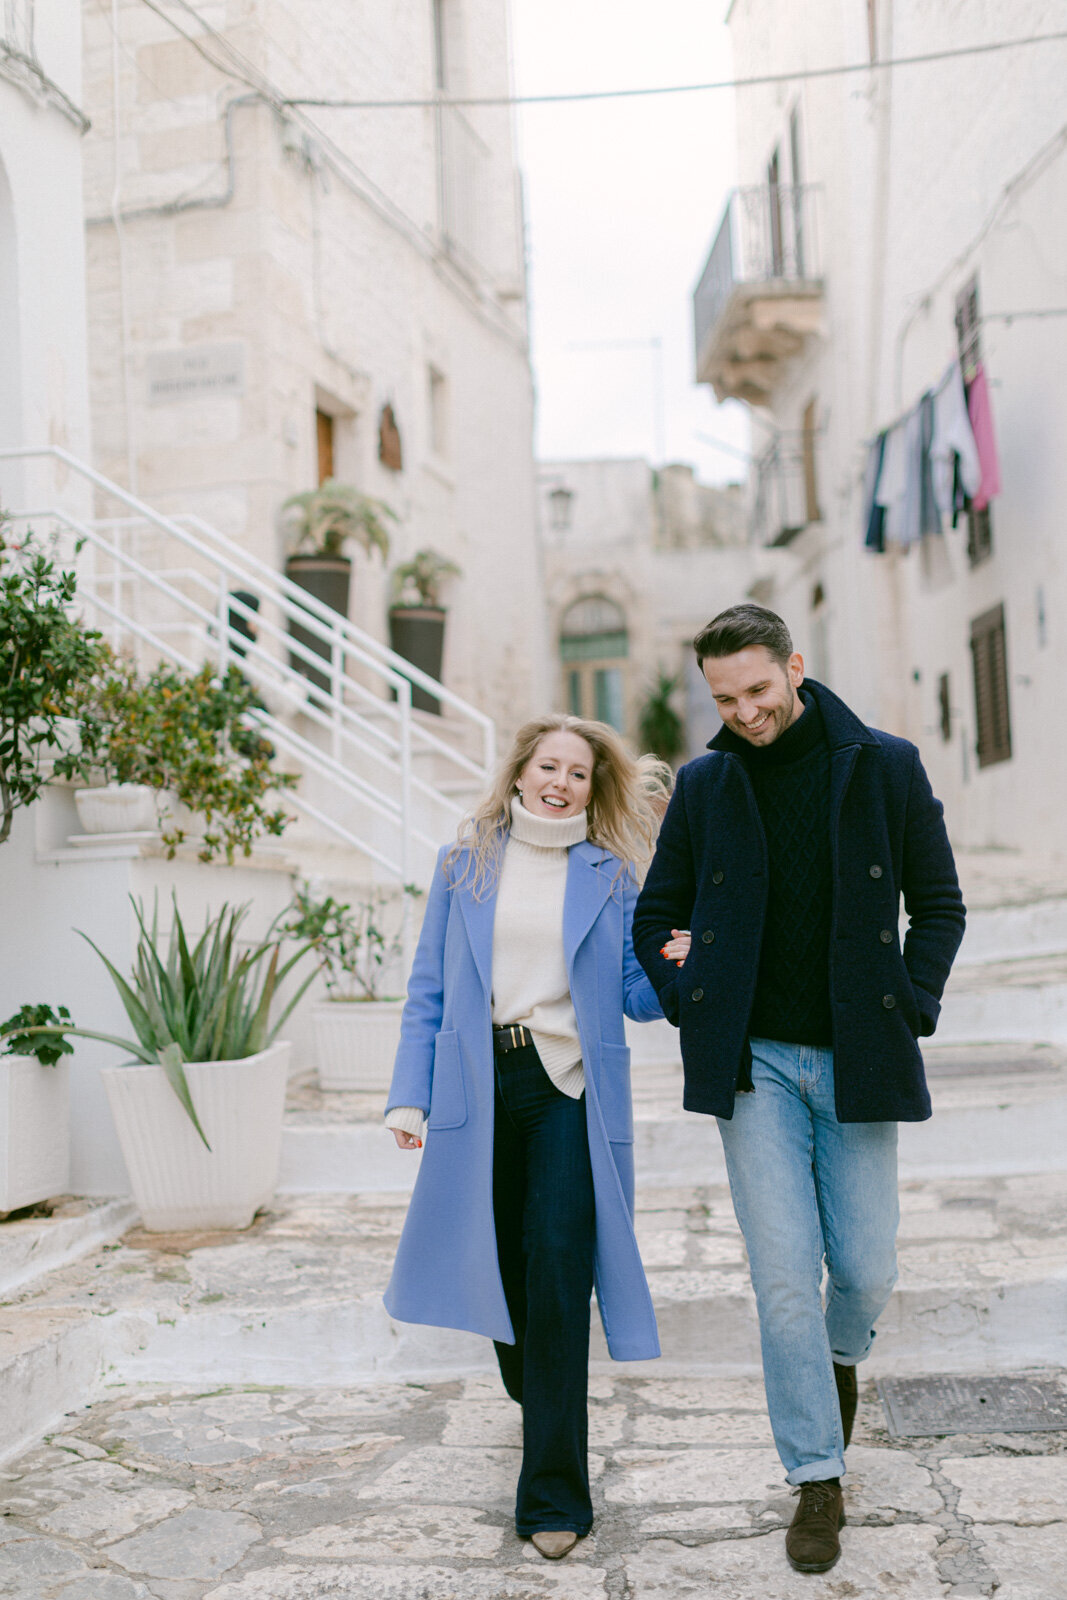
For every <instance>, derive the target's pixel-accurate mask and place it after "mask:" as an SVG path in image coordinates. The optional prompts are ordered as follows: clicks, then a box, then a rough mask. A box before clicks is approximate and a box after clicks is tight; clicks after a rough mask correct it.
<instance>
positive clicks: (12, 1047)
mask: <svg viewBox="0 0 1067 1600" xmlns="http://www.w3.org/2000/svg"><path fill="white" fill-rule="evenodd" d="M64 1022H70V1012H69V1011H68V1010H67V1008H66V1006H60V1007H59V1009H58V1010H56V1011H53V1010H52V1007H51V1006H46V1005H40V1006H20V1007H19V1009H18V1010H17V1011H16V1012H15V1014H14V1016H11V1017H8V1019H7V1021H6V1022H0V1038H3V1039H6V1041H7V1046H6V1049H4V1050H3V1051H0V1055H5V1056H36V1057H37V1059H38V1061H39V1062H40V1063H41V1065H42V1067H54V1066H55V1064H56V1062H57V1061H58V1060H59V1058H60V1056H70V1055H73V1054H74V1046H73V1045H72V1044H70V1043H69V1042H68V1041H67V1039H65V1038H64V1037H63V1035H62V1034H59V1033H57V1034H52V1035H48V1034H41V1033H27V1032H25V1031H24V1030H25V1029H28V1028H29V1029H36V1028H40V1027H45V1026H47V1025H49V1024H51V1025H52V1026H56V1025H57V1024H58V1025H60V1026H62V1024H63V1023H64Z"/></svg>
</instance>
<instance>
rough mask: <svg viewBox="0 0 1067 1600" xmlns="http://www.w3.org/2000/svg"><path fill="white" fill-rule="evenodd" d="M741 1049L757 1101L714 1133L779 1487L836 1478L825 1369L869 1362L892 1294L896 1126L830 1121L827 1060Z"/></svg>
mask: <svg viewBox="0 0 1067 1600" xmlns="http://www.w3.org/2000/svg"><path fill="white" fill-rule="evenodd" d="M751 1043H752V1081H753V1084H754V1085H755V1089H754V1092H753V1093H752V1094H739V1095H738V1096H737V1099H736V1100H735V1102H734V1114H733V1117H732V1118H731V1120H730V1121H725V1120H724V1119H722V1118H720V1119H719V1131H720V1133H721V1134H722V1142H723V1149H724V1150H725V1152H726V1169H727V1172H728V1173H729V1177H730V1192H731V1194H732V1196H733V1202H734V1211H735V1213H736V1215H737V1220H738V1223H739V1225H740V1228H741V1232H742V1233H743V1234H744V1236H745V1244H746V1246H747V1249H748V1260H749V1268H750V1271H751V1273H752V1287H753V1289H754V1290H755V1292H756V1306H757V1310H758V1312H759V1325H760V1343H761V1346H762V1350H763V1379H764V1384H765V1385H766V1390H767V1409H768V1412H769V1413H770V1419H771V1428H772V1429H773V1431H774V1442H775V1444H776V1445H777V1446H778V1454H779V1455H780V1456H781V1458H782V1464H783V1466H784V1467H785V1469H786V1477H787V1479H788V1481H789V1482H790V1483H807V1482H809V1481H810V1480H812V1479H814V1478H836V1477H839V1476H840V1475H841V1473H842V1472H843V1471H844V1470H845V1460H844V1440H843V1437H842V1433H841V1414H840V1409H839V1407H838V1401H837V1389H836V1386H835V1384H834V1372H833V1363H834V1362H835V1361H836V1362H838V1363H839V1364H840V1365H841V1366H854V1365H855V1364H856V1363H857V1362H859V1361H862V1360H863V1359H864V1357H865V1356H866V1355H867V1354H868V1352H869V1351H870V1348H871V1342H872V1340H873V1339H874V1324H875V1322H876V1321H877V1319H878V1317H879V1316H880V1314H881V1313H882V1311H883V1310H884V1309H885V1305H886V1302H887V1301H888V1299H889V1296H890V1294H891V1293H892V1289H893V1285H894V1283H895V1282H896V1277H897V1263H896V1234H897V1222H898V1220H899V1206H898V1200H897V1125H896V1123H895V1122H838V1120H837V1116H836V1113H835V1111H834V1058H833V1051H832V1050H827V1049H819V1048H817V1047H815V1046H811V1045H801V1044H780V1043H777V1042H776V1041H774V1040H771V1039H753V1040H752V1041H751ZM824 1261H825V1264H826V1278H827V1293H826V1303H825V1306H824V1305H823V1293H822V1286H823V1262H824Z"/></svg>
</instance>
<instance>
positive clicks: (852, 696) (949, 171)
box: [694, 0, 1067, 854]
mask: <svg viewBox="0 0 1067 1600" xmlns="http://www.w3.org/2000/svg"><path fill="white" fill-rule="evenodd" d="M728 20H729V25H730V29H731V34H732V39H733V45H734V57H735V69H736V73H737V76H738V77H739V78H746V77H750V76H754V75H757V74H776V73H787V72H789V71H790V70H796V69H804V68H821V67H824V66H827V65H834V64H837V63H857V64H859V65H860V66H861V67H862V68H863V70H860V71H857V72H852V73H850V74H848V75H842V76H839V77H814V78H811V79H809V80H807V81H804V80H797V81H795V82H792V83H790V82H788V81H786V82H782V83H778V84H775V85H767V86H765V87H758V88H749V89H745V90H742V91H741V92H740V93H739V95H738V145H739V184H740V186H739V188H738V190H737V192H736V194H735V195H734V196H733V197H732V199H731V202H730V205H729V207H728V210H727V215H726V217H725V219H724V221H723V224H722V226H721V227H720V229H719V231H718V233H717V235H716V238H715V244H714V247H713V249H712V252H711V254H710V256H709V259H708V262H707V265H706V267H705V270H704V273H703V275H702V278H701V281H700V286H699V288H698V290H697V292H696V296H695V306H694V310H695V322H696V341H697V371H698V377H699V378H700V379H701V380H703V381H706V382H709V383H711V384H713V385H714V387H715V390H716V392H717V394H718V395H719V397H720V398H724V397H726V396H734V397H737V398H740V399H742V400H746V401H748V402H749V404H750V405H751V406H752V409H753V414H754V421H755V426H754V430H753V435H754V439H755V441H756V445H755V448H756V450H757V454H758V457H759V459H758V462H757V465H756V467H755V469H754V473H753V479H752V484H751V491H752V493H751V502H752V504H751V526H752V537H753V538H754V539H755V540H756V541H757V542H759V543H762V544H769V545H779V546H783V547H788V549H789V551H790V552H791V553H792V555H793V556H794V557H795V561H794V563H793V565H792V566H791V568H790V569H789V576H788V578H787V579H786V580H785V581H782V582H781V583H780V584H779V585H778V586H777V588H776V590H775V592H774V596H773V598H772V599H771V601H770V603H771V604H773V605H775V606H776V607H777V609H779V610H781V611H782V612H783V613H784V614H785V616H786V617H787V618H788V620H789V621H790V623H791V624H792V625H793V627H794V630H795V633H796V635H797V638H798V642H799V643H800V644H801V646H802V647H803V648H805V649H806V650H807V651H808V653H809V655H810V657H811V661H810V666H811V670H812V672H813V675H815V676H821V677H824V678H825V679H826V681H828V683H829V684H830V685H831V686H832V687H835V688H837V689H838V690H840V691H841V692H843V693H844V694H845V696H846V698H847V699H849V700H850V701H851V703H852V704H853V705H854V707H855V709H856V710H857V711H858V712H859V713H860V714H861V715H862V716H863V717H865V718H866V719H867V720H869V721H870V722H872V723H875V724H877V725H880V726H882V727H886V728H888V729H890V730H892V731H895V732H898V733H902V734H904V735H906V736H907V737H909V738H912V739H914V740H916V741H917V742H918V744H919V745H920V747H921V749H922V752H923V756H924V759H925V761H926V763H927V766H928V768H929V771H930V773H931V777H932V779H933V782H934V785H935V788H936V789H937V791H938V792H939V793H940V794H941V795H942V796H943V797H944V798H945V802H946V808H947V812H948V816H949V821H950V826H951V828H952V831H953V834H954V836H955V837H956V839H957V840H958V841H959V842H960V843H961V844H965V845H968V846H970V847H973V848H979V849H981V848H985V847H996V848H1013V849H1021V850H1029V851H1034V850H1041V849H1044V850H1046V851H1047V852H1050V853H1053V854H1063V853H1065V851H1067V829H1065V828H1064V825H1063V822H1062V799H1061V796H1062V792H1063V790H1064V787H1065V784H1067V748H1065V747H1064V744H1063V741H1062V739H1060V738H1058V737H1057V732H1058V717H1057V715H1056V712H1057V708H1058V705H1059V700H1060V684H1061V682H1062V681H1063V676H1064V671H1065V669H1067V567H1065V563H1064V556H1063V538H1062V508H1063V505H1064V500H1065V495H1067V451H1065V450H1064V448H1063V442H1062V441H1063V439H1064V436H1065V433H1067V293H1065V280H1064V271H1063V262H1064V260H1065V259H1067V47H1065V45H1064V43H1063V42H1062V41H1060V42H1058V43H1057V42H1045V43H1032V44H1028V45H1025V46H1021V47H1020V46H1014V47H1011V48H999V46H1000V45H1001V44H1002V43H1003V41H1005V40H1018V39H1020V38H1027V37H1032V36H1035V35H1040V34H1042V33H1049V32H1054V31H1055V30H1056V28H1057V26H1058V25H1062V20H1063V16H1062V7H1061V6H1059V5H1057V4H1055V3H1051V0H1020V3H1019V4H1018V5H1014V6H1012V7H1010V8H1007V9H1005V8H1004V7H1000V6H994V5H991V4H989V3H987V0H958V3H956V4H953V5H950V6H930V5H927V4H924V3H922V0H850V3H848V4H840V3H837V0H815V3H813V4H811V5H808V6H800V7H798V6H795V5H790V4H788V3H786V0H733V4H732V5H731V7H730V10H729V19H728ZM967 45H979V46H993V47H995V48H992V49H988V50H983V51H981V52H976V53H973V54H966V55H957V56H956V57H955V58H945V59H940V60H933V61H929V62H927V63H925V64H919V65H900V66H896V67H892V66H886V65H884V63H887V62H890V61H899V60H900V59H901V58H907V57H911V56H916V55H927V54H931V53H933V54H938V53H940V52H946V51H953V50H957V51H958V50H960V49H961V48H962V47H964V46H967ZM956 360H961V361H962V363H963V376H964V377H966V378H971V377H973V375H974V373H975V370H976V368H977V366H978V364H979V363H980V364H981V367H982V369H983V371H984V374H985V377H986V379H987V382H988V392H989V396H990V403H991V410H992V418H993V430H994V435H995V441H996V447H997V452H998V455H999V467H1000V477H1001V487H1000V492H999V493H998V494H997V495H996V496H995V497H994V498H993V500H992V501H991V503H990V505H989V507H988V510H987V512H986V513H984V514H981V515H978V514H972V513H968V512H966V511H962V512H961V513H960V514H959V516H958V517H957V520H956V525H955V527H953V526H952V521H951V518H950V517H949V516H948V515H946V516H944V517H943V518H941V519H940V528H939V529H938V530H937V531H934V532H931V533H928V534H927V535H926V536H925V537H923V538H922V539H921V540H918V541H916V542H915V543H914V544H913V545H911V546H910V547H905V546H904V545H900V544H894V543H893V542H892V541H890V543H889V545H888V546H887V549H886V552H885V553H882V554H876V553H873V552H872V551H870V550H869V549H867V548H865V544H864V533H865V528H864V473H865V468H866V466H867V460H868V449H869V445H870V442H871V441H872V440H873V439H875V438H876V436H877V435H878V434H879V433H880V431H882V430H886V429H890V428H892V426H893V424H894V423H897V422H898V421H900V420H903V419H906V418H907V417H908V415H909V414H911V413H913V412H914V410H915V408H916V407H917V405H918V404H919V402H920V400H921V397H922V396H923V394H924V393H925V392H926V391H930V390H937V388H938V386H939V384H940V383H941V381H942V379H943V377H944V375H945V374H946V373H947V372H948V371H949V369H950V366H951V364H952V363H953V362H954V361H956Z"/></svg>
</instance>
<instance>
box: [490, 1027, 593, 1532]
mask: <svg viewBox="0 0 1067 1600" xmlns="http://www.w3.org/2000/svg"><path fill="white" fill-rule="evenodd" d="M495 1059H496V1117H495V1130H494V1142H493V1213H494V1217H495V1220H496V1244H497V1255H498V1258H499V1261H500V1274H501V1277H502V1279H503V1283H504V1293H505V1296H506V1297H507V1303H508V1312H509V1314H510V1316H511V1325H512V1328H513V1330H514V1333H515V1343H514V1344H500V1343H497V1345H496V1354H497V1360H498V1361H499V1363H500V1375H501V1377H502V1378H503V1380H504V1387H505V1389H506V1390H507V1392H508V1394H509V1395H510V1396H511V1398H512V1399H513V1400H517V1401H519V1403H520V1404H521V1406H522V1408H523V1409H522V1418H523V1421H522V1432H523V1452H522V1473H521V1475H520V1477H519V1488H518V1494H517V1496H516V1503H515V1528H516V1532H518V1533H519V1534H520V1535H521V1536H523V1537H529V1535H530V1534H532V1533H538V1532H541V1531H542V1530H545V1529H549V1528H571V1529H573V1530H574V1532H575V1533H578V1534H586V1533H588V1532H589V1529H590V1527H591V1526H592V1521H593V1508H592V1503H591V1501H590V1498H589V1466H588V1461H587V1447H588V1391H589V1301H590V1296H591V1294H592V1289H593V1237H594V1220H595V1208H594V1201H593V1174H592V1170H591V1167H590V1162H589V1136H588V1133H587V1132H586V1126H585V1096H584V1094H583V1095H582V1097H581V1099H580V1100H573V1099H571V1097H570V1096H569V1095H565V1094H563V1093H561V1091H560V1090H559V1089H557V1088H556V1086H555V1085H554V1084H553V1082H552V1081H551V1079H550V1078H549V1076H548V1074H547V1073H546V1072H545V1069H544V1067H543V1066H542V1065H541V1060H540V1057H539V1056H538V1054H537V1051H536V1049H535V1048H534V1046H533V1045H532V1044H531V1045H525V1046H523V1047H522V1048H521V1049H518V1050H509V1051H508V1052H507V1053H506V1054H498V1055H497V1056H496V1058H495Z"/></svg>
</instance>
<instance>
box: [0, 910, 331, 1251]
mask: <svg viewBox="0 0 1067 1600" xmlns="http://www.w3.org/2000/svg"><path fill="white" fill-rule="evenodd" d="M133 907H134V914H135V916H136V918H137V925H138V929H139V937H138V941H137V951H136V957H135V960H134V966H133V971H132V973H131V974H130V975H129V977H123V976H122V974H121V973H120V972H119V971H118V970H117V969H116V968H115V967H114V966H113V965H112V963H111V962H110V961H109V960H108V958H107V956H105V955H104V954H103V952H102V951H101V950H99V949H98V948H97V946H96V945H95V944H93V942H92V940H91V939H89V940H88V941H87V942H88V943H89V944H91V945H92V947H93V949H94V950H96V953H97V955H99V956H100V959H101V960H102V961H103V963H104V965H105V967H106V968H107V970H108V973H109V975H110V977H111V980H112V982H113V983H114V984H115V987H116V988H117V990H118V992H119V996H120V998H121V1000H122V1003H123V1006H124V1008H125V1011H126V1015H127V1017H128V1018H129V1021H130V1025H131V1027H132V1029H133V1033H134V1037H133V1038H132V1039H123V1038H117V1037H116V1036H115V1035H114V1034H106V1033H97V1032H95V1031H92V1030H90V1029H88V1028H76V1027H73V1026H72V1025H71V1024H70V1023H64V1022H59V1023H56V1024H53V1025H45V1026H32V1027H29V1028H23V1029H22V1030H21V1036H22V1037H23V1038H33V1037H46V1038H54V1037H57V1036H58V1037H64V1036H66V1035H78V1036H79V1037H81V1038H85V1039H100V1040H103V1041H104V1043H106V1044H114V1045H117V1046H118V1047H119V1049H121V1050H124V1051H126V1052H127V1053H128V1054H129V1055H131V1056H132V1057H133V1061H132V1062H130V1063H127V1064H126V1065H124V1066H116V1067H105V1068H104V1069H103V1071H102V1073H101V1077H102V1078H103V1081H104V1087H105V1089H106V1091H107V1097H108V1101H109V1104H110V1106H111V1114H112V1116H113V1118H114V1120H115V1127H116V1131H117V1133H118V1137H119V1144H120V1146H121V1148H122V1154H123V1158H124V1159H125V1162H126V1169H127V1172H128V1173H129V1177H130V1187H131V1188H132V1190H133V1197H134V1199H135V1201H136V1202H137V1205H138V1208H139V1210H140V1212H141V1220H142V1222H143V1225H144V1227H145V1228H146V1229H147V1230H148V1231H149V1232H152V1233H171V1232H178V1231H184V1230H187V1229H193V1228H246V1227H247V1226H248V1224H249V1223H250V1222H251V1221H252V1218H253V1217H254V1216H255V1214H256V1212H257V1211H258V1210H259V1208H260V1207H261V1206H263V1205H265V1204H266V1202H267V1201H268V1200H269V1199H270V1197H271V1195H272V1194H273V1192H274V1185H275V1183H276V1181H277V1176H278V1162H279V1158H280V1154H281V1137H282V1114H283V1111H284V1108H285V1086H286V1081H287V1077H288V1067H289V1055H290V1050H291V1046H290V1044H289V1043H288V1042H287V1041H285V1040H280V1039H279V1038H278V1034H279V1032H280V1030H281V1028H282V1026H283V1025H284V1023H285V1021H286V1019H287V1018H288V1016H289V1014H290V1013H291V1011H292V1010H293V1007H294V1006H295V1005H296V1004H297V1002H298V1001H299V1000H300V998H301V996H302V995H303V993H304V991H305V989H306V988H307V986H308V984H309V983H310V982H311V981H312V979H313V978H314V976H315V974H314V972H313V971H312V972H311V973H309V974H308V976H307V978H306V979H305V980H304V982H303V983H302V984H300V985H299V987H298V988H297V990H296V992H295V994H293V996H292V997H291V998H290V1000H289V1002H288V1004H287V1005H286V1006H285V1007H284V1008H283V1010H282V1012H281V1015H280V1016H279V1017H278V1018H277V1019H276V1020H275V1021H273V1022H272V1021H271V1011H272V1008H273V1005H274V1002H275V999H276V998H277V991H278V986H279V985H280V983H281V982H282V980H283V979H284V978H285V977H286V976H287V975H288V974H289V972H291V971H292V969H293V968H294V967H295V966H296V965H297V963H298V962H299V961H301V960H302V959H303V957H304V956H305V955H306V954H307V953H308V945H307V944H306V942H305V943H303V944H301V946H300V948H298V949H297V950H296V952H295V953H294V954H293V955H291V956H290V957H289V958H288V960H286V961H284V962H282V961H281V959H280V955H281V950H280V947H281V935H280V933H278V932H277V931H276V928H275V925H273V924H272V926H271V928H270V929H269V930H268V933H267V936H266V937H265V938H264V939H262V940H260V941H259V942H258V943H257V944H252V945H250V946H248V947H247V948H242V946H241V944H240V943H239V942H238V933H239V931H240V928H241V925H242V923H243V921H244V918H245V916H246V914H247V910H248V908H247V907H246V906H245V907H235V908H231V907H230V906H228V905H224V906H223V907H222V908H221V910H220V911H219V912H218V913H217V915H215V916H213V917H209V918H208V920H207V922H206V924H205V927H204V931H203V933H202V934H201V935H200V938H199V939H198V940H196V941H195V942H193V943H191V942H190V940H189V939H188V938H187V936H186V932H185V928H184V925H183V923H182V919H181V916H180V915H179V912H178V907H177V903H176V902H174V903H173V904H172V912H171V928H170V933H169V936H168V938H167V939H166V940H165V941H164V939H163V937H162V936H161V933H160V929H159V921H158V912H157V911H154V912H153V915H152V920H151V923H149V922H147V921H146V919H145V915H144V912H143V909H142V908H141V907H140V906H139V905H138V904H137V903H136V902H133ZM83 937H85V936H84V935H83Z"/></svg>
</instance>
